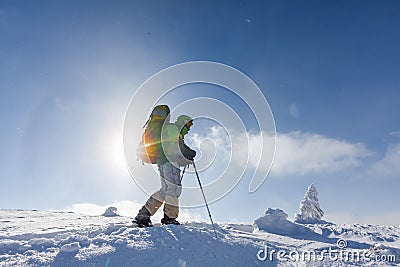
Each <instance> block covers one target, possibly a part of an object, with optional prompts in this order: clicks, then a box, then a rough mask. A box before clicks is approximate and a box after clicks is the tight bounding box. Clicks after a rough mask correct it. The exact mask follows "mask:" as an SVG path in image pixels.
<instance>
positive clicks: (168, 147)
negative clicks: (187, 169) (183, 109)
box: [157, 123, 193, 166]
mask: <svg viewBox="0 0 400 267" xmlns="http://www.w3.org/2000/svg"><path fill="white" fill-rule="evenodd" d="M186 134H187V132H186V133H184V134H183V133H182V131H181V132H179V128H178V126H177V125H176V124H174V123H170V124H168V125H167V126H166V127H165V128H164V129H163V132H162V135H161V140H162V141H161V142H162V148H163V156H162V157H160V159H159V160H158V162H157V164H158V165H161V164H164V163H166V162H168V161H170V162H175V163H178V164H179V165H180V166H185V165H188V164H189V163H190V156H189V155H190V154H191V153H192V151H193V150H192V149H191V148H190V147H188V146H187V145H186V144H185V140H184V136H185V135H186Z"/></svg>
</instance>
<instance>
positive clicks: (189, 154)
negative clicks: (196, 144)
mask: <svg viewBox="0 0 400 267" xmlns="http://www.w3.org/2000/svg"><path fill="white" fill-rule="evenodd" d="M194 157H196V151H195V150H193V149H188V150H186V155H185V158H187V159H188V160H193V159H194Z"/></svg>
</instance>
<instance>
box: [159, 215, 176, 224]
mask: <svg viewBox="0 0 400 267" xmlns="http://www.w3.org/2000/svg"><path fill="white" fill-rule="evenodd" d="M161 223H162V224H175V225H180V223H179V222H178V221H177V220H176V219H175V218H170V217H168V216H167V215H165V214H164V218H162V219H161Z"/></svg>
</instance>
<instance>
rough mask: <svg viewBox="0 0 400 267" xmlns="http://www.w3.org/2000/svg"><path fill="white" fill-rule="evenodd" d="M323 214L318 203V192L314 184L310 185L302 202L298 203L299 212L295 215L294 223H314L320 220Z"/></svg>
mask: <svg viewBox="0 0 400 267" xmlns="http://www.w3.org/2000/svg"><path fill="white" fill-rule="evenodd" d="M322 216H324V212H323V211H322V209H321V208H320V206H319V203H318V191H317V188H316V187H315V185H314V184H311V185H310V186H309V187H308V189H307V192H306V194H305V195H304V198H303V200H302V201H301V203H300V212H299V213H298V214H296V220H295V221H296V222H301V223H307V222H316V221H319V220H321V219H322Z"/></svg>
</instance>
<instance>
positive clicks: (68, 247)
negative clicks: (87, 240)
mask: <svg viewBox="0 0 400 267" xmlns="http://www.w3.org/2000/svg"><path fill="white" fill-rule="evenodd" d="M80 249H81V246H80V245H79V242H73V243H71V244H65V245H63V246H62V247H61V251H62V252H67V253H74V252H78V251H79V250H80Z"/></svg>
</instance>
